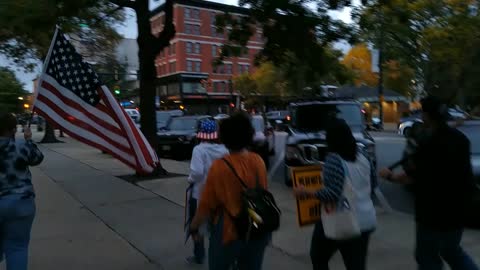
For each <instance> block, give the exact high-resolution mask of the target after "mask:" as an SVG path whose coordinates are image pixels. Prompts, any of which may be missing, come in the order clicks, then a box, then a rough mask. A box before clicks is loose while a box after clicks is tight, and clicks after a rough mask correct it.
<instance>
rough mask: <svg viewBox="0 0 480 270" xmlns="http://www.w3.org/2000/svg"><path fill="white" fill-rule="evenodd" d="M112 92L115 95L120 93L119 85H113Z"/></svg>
mask: <svg viewBox="0 0 480 270" xmlns="http://www.w3.org/2000/svg"><path fill="white" fill-rule="evenodd" d="M113 92H114V93H115V95H117V96H118V95H120V86H118V85H116V86H115V87H113Z"/></svg>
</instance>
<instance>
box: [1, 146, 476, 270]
mask: <svg viewBox="0 0 480 270" xmlns="http://www.w3.org/2000/svg"><path fill="white" fill-rule="evenodd" d="M62 140H64V141H65V142H66V143H63V144H52V145H43V146H41V148H42V150H43V151H44V153H45V156H46V158H45V162H44V163H43V164H42V165H41V166H40V167H39V168H38V169H34V170H33V175H34V182H35V185H36V188H37V193H38V194H37V196H38V208H39V211H38V217H37V220H36V223H35V226H34V231H33V235H32V248H31V265H32V267H31V269H87V268H88V269H90V270H97V269H98V270H100V269H102V270H103V269H166V270H170V269H171V270H176V269H179V270H182V269H192V267H190V266H187V265H186V264H185V263H184V258H185V256H187V255H189V254H190V246H189V245H187V246H185V245H184V243H183V237H184V236H183V228H182V227H183V219H184V209H183V204H184V196H185V195H184V190H185V187H186V176H180V177H175V178H166V179H158V180H153V181H148V182H141V183H139V185H138V186H136V185H132V184H130V183H127V182H125V181H123V180H121V179H119V178H117V177H115V176H119V175H126V174H131V173H132V171H131V170H130V169H128V168H127V167H125V166H124V165H123V164H121V163H119V162H117V161H116V160H114V159H112V158H110V157H109V156H108V155H104V154H101V152H100V151H98V150H95V149H92V148H90V147H88V146H85V145H82V144H80V143H77V142H75V141H73V140H71V139H69V138H62ZM162 164H163V165H164V167H165V168H166V169H167V170H168V171H171V172H174V173H178V174H183V175H186V174H188V163H186V162H177V161H170V160H162ZM270 188H271V190H272V191H273V193H274V195H275V197H276V199H277V201H278V203H279V205H280V207H281V209H282V211H283V216H282V226H281V229H280V230H279V231H278V232H277V233H275V235H274V237H273V243H272V245H271V246H270V247H269V248H268V250H267V254H266V256H265V264H264V269H275V270H277V269H278V270H283V269H285V270H287V269H296V270H303V269H305V270H306V269H311V266H310V259H309V254H308V252H309V245H310V243H309V242H310V238H311V232H312V227H307V228H304V229H300V228H299V227H298V225H297V222H296V214H295V211H296V210H295V209H296V208H295V207H296V206H295V201H294V198H293V196H292V195H291V191H290V190H289V189H288V188H286V187H284V185H283V184H281V183H278V182H275V180H274V179H272V180H271V182H270ZM378 219H379V226H378V230H377V231H376V232H375V234H374V235H373V237H372V241H371V245H370V253H369V268H368V269H374V270H375V269H378V270H384V269H392V270H395V269H399V270H400V269H402V270H403V269H415V263H414V258H413V240H414V235H413V232H414V222H413V220H412V218H411V217H410V216H407V215H403V214H400V213H389V214H387V213H382V212H381V211H379V214H378ZM464 238H465V247H466V249H467V250H468V251H469V252H470V254H472V256H473V257H474V258H475V259H476V260H477V261H479V262H480V233H478V232H468V233H467V234H466V235H465V237H464ZM341 265H342V263H341V258H340V256H338V255H337V256H336V257H335V258H334V260H333V261H332V263H331V266H332V268H333V269H344V267H343V266H341ZM193 268H194V269H207V267H206V266H204V267H193ZM0 269H1V268H0Z"/></svg>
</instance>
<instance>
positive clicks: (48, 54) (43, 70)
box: [28, 24, 60, 128]
mask: <svg viewBox="0 0 480 270" xmlns="http://www.w3.org/2000/svg"><path fill="white" fill-rule="evenodd" d="M59 29H60V27H59V26H58V24H57V25H55V33H54V34H53V38H52V42H50V48H48V52H47V57H45V61H44V62H43V68H42V73H41V74H40V78H39V79H38V82H37V89H38V87H39V86H41V85H42V81H43V75H44V74H45V73H46V72H47V65H48V62H49V61H50V57H51V56H52V51H53V46H54V45H55V40H56V39H57V35H58V30H59ZM37 96H38V90H37V92H36V93H35V97H34V99H33V105H32V113H31V114H30V119H29V120H28V128H30V125H31V123H32V119H33V115H34V114H35V103H36V101H37Z"/></svg>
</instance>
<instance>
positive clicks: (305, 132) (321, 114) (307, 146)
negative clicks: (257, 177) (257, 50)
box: [285, 99, 377, 186]
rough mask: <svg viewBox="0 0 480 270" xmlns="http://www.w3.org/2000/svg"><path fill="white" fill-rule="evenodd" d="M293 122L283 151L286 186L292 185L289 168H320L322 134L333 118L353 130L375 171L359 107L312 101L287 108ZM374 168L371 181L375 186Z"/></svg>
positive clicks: (323, 149) (324, 147)
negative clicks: (318, 165)
mask: <svg viewBox="0 0 480 270" xmlns="http://www.w3.org/2000/svg"><path fill="white" fill-rule="evenodd" d="M290 111H291V113H292V120H291V123H290V126H289V129H288V133H289V135H288V137H287V145H286V151H285V184H286V185H288V186H291V185H292V179H291V176H290V175H291V169H290V168H291V167H301V166H309V165H316V164H322V163H323V162H324V160H325V157H326V155H327V144H326V134H325V130H326V127H327V125H328V121H329V119H331V118H332V117H333V118H334V117H336V118H341V119H344V120H345V121H346V122H347V124H348V125H349V126H350V128H351V129H352V132H353V135H354V136H355V139H356V140H357V145H358V147H359V148H362V149H363V150H364V151H365V152H366V153H367V155H368V158H369V159H370V161H371V162H372V164H373V166H374V167H376V163H377V159H376V153H375V141H374V140H373V138H372V136H371V135H370V134H369V133H368V131H367V127H366V124H365V119H364V116H363V114H362V111H361V105H360V104H359V103H357V102H354V101H345V100H328V99H322V100H314V101H302V102H297V103H292V104H290ZM373 172H376V169H375V168H372V181H375V182H376V179H377V178H376V173H373Z"/></svg>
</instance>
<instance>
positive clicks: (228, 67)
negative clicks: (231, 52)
mask: <svg viewBox="0 0 480 270" xmlns="http://www.w3.org/2000/svg"><path fill="white" fill-rule="evenodd" d="M225 73H226V74H232V64H226V65H225Z"/></svg>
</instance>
